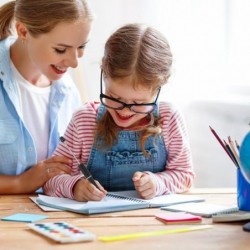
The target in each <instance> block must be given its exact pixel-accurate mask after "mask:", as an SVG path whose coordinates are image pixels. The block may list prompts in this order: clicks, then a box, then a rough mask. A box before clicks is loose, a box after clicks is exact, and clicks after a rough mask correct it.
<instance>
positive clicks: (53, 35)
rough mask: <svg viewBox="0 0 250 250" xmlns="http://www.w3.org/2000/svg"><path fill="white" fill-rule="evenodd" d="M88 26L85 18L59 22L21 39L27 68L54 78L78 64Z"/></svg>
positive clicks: (85, 41)
mask: <svg viewBox="0 0 250 250" xmlns="http://www.w3.org/2000/svg"><path fill="white" fill-rule="evenodd" d="M90 29H91V23H89V22H83V21H82V22H81V21H78V22H74V23H59V24H57V25H56V26H55V28H54V29H52V30H51V31H50V32H49V33H46V34H41V35H39V36H37V37H33V36H32V35H31V34H30V33H29V32H27V36H26V39H25V46H26V48H27V56H28V57H29V61H30V62H31V68H32V69H33V70H35V71H38V72H37V73H40V74H43V75H45V76H46V77H47V78H48V79H49V80H51V81H54V80H57V79H59V78H61V77H62V75H63V74H64V73H65V72H66V71H67V70H68V68H75V67H77V65H78V58H80V57H82V56H83V53H84V48H85V45H86V43H87V42H88V36H89V32H90Z"/></svg>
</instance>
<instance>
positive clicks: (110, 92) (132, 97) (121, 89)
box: [105, 78, 156, 128]
mask: <svg viewBox="0 0 250 250" xmlns="http://www.w3.org/2000/svg"><path fill="white" fill-rule="evenodd" d="M130 82H131V81H129V79H128V78H123V79H119V80H112V79H110V78H106V79H105V95H107V96H109V97H112V98H115V99H117V100H119V101H122V102H124V103H126V104H142V103H144V104H145V103H153V102H154V101H155V97H156V94H155V92H154V93H153V91H152V90H149V89H146V88H145V87H143V86H138V88H136V89H135V88H134V87H133V85H132V84H131V83H130ZM107 110H108V112H109V113H110V115H111V116H112V118H113V120H114V122H115V123H116V125H117V126H119V127H122V128H132V127H134V126H136V125H139V124H140V121H141V120H142V119H143V118H144V117H146V116H147V114H139V113H135V112H134V111H132V110H130V109H129V108H126V107H125V108H123V109H122V110H114V109H111V108H107Z"/></svg>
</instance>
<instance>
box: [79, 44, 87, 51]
mask: <svg viewBox="0 0 250 250" xmlns="http://www.w3.org/2000/svg"><path fill="white" fill-rule="evenodd" d="M85 48H86V44H84V45H82V46H80V47H78V49H82V50H84V49H85Z"/></svg>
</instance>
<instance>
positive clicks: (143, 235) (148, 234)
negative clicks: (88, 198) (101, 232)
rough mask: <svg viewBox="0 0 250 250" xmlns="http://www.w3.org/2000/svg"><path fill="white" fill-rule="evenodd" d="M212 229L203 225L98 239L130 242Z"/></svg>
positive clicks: (100, 238)
mask: <svg viewBox="0 0 250 250" xmlns="http://www.w3.org/2000/svg"><path fill="white" fill-rule="evenodd" d="M212 227H213V226H212V225H201V226H193V227H182V228H177V229H167V230H160V231H151V232H141V233H133V234H124V235H114V236H101V237H99V238H98V239H99V240H100V241H103V242H112V241H119V240H130V239H136V238H142V237H148V236H156V235H163V234H174V233H185V232H191V231H196V230H203V229H209V228H212Z"/></svg>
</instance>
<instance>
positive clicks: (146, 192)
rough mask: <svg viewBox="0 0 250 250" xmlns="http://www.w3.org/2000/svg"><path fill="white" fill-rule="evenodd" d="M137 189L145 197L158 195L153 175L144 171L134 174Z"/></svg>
mask: <svg viewBox="0 0 250 250" xmlns="http://www.w3.org/2000/svg"><path fill="white" fill-rule="evenodd" d="M132 179H133V182H134V185H135V190H136V191H137V192H138V194H139V195H140V196H141V197H142V198H143V199H152V198H154V197H155V195H156V184H155V183H154V181H153V179H152V177H151V176H150V175H149V174H147V173H143V172H136V173H135V174H134V176H133V178H132Z"/></svg>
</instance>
